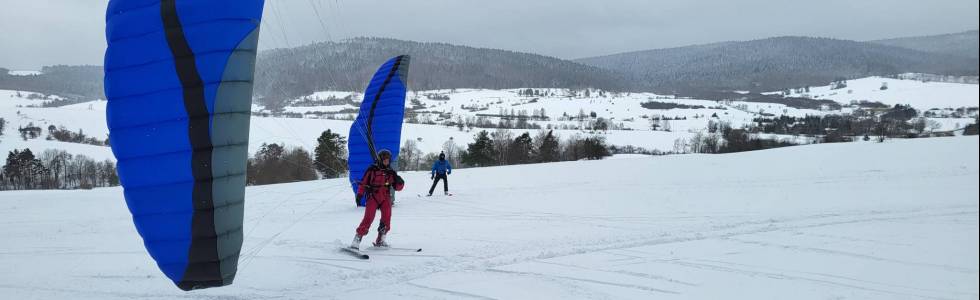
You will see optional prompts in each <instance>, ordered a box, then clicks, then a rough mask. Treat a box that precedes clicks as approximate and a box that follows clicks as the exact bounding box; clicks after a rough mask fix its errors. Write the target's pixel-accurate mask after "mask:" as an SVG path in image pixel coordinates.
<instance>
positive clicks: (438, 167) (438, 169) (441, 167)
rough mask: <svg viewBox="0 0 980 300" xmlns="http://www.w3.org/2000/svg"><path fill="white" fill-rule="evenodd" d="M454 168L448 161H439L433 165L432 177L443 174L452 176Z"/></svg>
mask: <svg viewBox="0 0 980 300" xmlns="http://www.w3.org/2000/svg"><path fill="white" fill-rule="evenodd" d="M452 173H453V166H452V165H450V164H449V161H448V160H437V161H436V162H435V163H434V164H432V175H436V174H439V175H442V174H452Z"/></svg>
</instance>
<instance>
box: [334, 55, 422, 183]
mask: <svg viewBox="0 0 980 300" xmlns="http://www.w3.org/2000/svg"><path fill="white" fill-rule="evenodd" d="M409 61H410V59H409V56H408V55H401V56H397V57H394V58H392V59H389V60H388V61H386V62H385V63H384V64H382V65H381V67H380V68H378V71H377V72H375V73H374V76H373V77H371V82H370V83H369V84H368V86H367V88H366V89H365V90H364V100H363V101H362V102H361V108H360V111H359V112H358V114H357V119H355V120H354V123H353V124H351V127H350V133H349V134H348V138H347V153H348V155H349V156H348V158H347V168H348V170H350V172H349V174H350V177H349V179H350V183H351V188H352V189H353V190H354V193H355V194H356V193H357V185H358V183H359V182H360V180H361V177H362V176H364V171H365V170H367V168H368V167H369V166H371V165H372V164H374V162H375V161H376V159H377V155H378V151H380V150H381V149H388V151H391V157H392V161H391V165H392V167H393V168H396V167H397V166H398V163H397V161H398V150H399V146H400V145H401V135H402V121H403V119H404V118H405V94H406V92H407V91H408V66H409ZM361 201H363V199H361ZM362 203H363V202H362Z"/></svg>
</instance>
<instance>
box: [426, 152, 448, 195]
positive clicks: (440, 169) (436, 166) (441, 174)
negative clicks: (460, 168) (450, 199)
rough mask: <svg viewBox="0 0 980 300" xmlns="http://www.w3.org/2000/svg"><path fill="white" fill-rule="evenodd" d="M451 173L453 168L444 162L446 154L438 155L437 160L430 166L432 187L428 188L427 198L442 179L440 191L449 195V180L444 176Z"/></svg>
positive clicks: (446, 161)
mask: <svg viewBox="0 0 980 300" xmlns="http://www.w3.org/2000/svg"><path fill="white" fill-rule="evenodd" d="M452 173H453V166H452V165H451V164H449V161H448V160H446V153H444V152H443V153H439V160H437V161H436V162H435V163H433V164H432V176H431V178H432V179H433V181H432V187H431V188H429V196H432V191H433V190H435V189H436V185H437V184H439V179H442V190H443V192H445V193H446V195H447V196H448V195H449V179H447V178H446V175H449V174H452Z"/></svg>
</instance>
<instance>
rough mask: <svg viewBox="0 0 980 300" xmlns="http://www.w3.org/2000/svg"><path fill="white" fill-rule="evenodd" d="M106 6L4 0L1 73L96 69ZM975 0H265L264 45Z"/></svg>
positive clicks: (894, 23)
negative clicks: (70, 67) (46, 67)
mask: <svg viewBox="0 0 980 300" xmlns="http://www.w3.org/2000/svg"><path fill="white" fill-rule="evenodd" d="M106 3H107V1H105V0H0V67H6V68H9V69H13V70H37V69H40V67H41V66H44V65H54V64H94V65H101V64H102V55H103V52H104V51H105V38H104V34H103V33H104V29H105V28H104V26H105V25H104V14H105V6H106ZM978 11H980V7H978V1H977V0H930V1H894V0H822V1H801V0H741V1H739V0H734V1H733V0H592V1H585V0H424V1H423V0H353V1H343V0H266V7H265V13H264V14H265V15H264V17H263V24H262V26H263V27H262V35H261V37H260V47H261V48H263V49H268V48H276V47H287V46H297V45H302V44H308V43H311V42H315V41H327V40H334V41H335V40H338V39H342V38H347V37H356V36H380V37H390V38H397V39H406V40H415V41H431V42H447V43H452V44H462V45H468V46H476V47H488V48H499V49H507V50H516V51H524V52H533V53H539V54H544V55H550V56H556V57H560V58H581V57H588V56H596V55H605V54H613V53H618V52H626V51H634V50H646V49H654V48H665V47H676V46H685V45H691V44H700V43H710V42H719V41H728V40H749V39H757V38H765V37H772V36H781V35H806V36H820V37H833V38H841V39H853V40H871V39H881V38H892V37H903V36H916V35H930V34H939V33H952V32H960V31H965V30H973V29H977V28H978V19H980V16H978Z"/></svg>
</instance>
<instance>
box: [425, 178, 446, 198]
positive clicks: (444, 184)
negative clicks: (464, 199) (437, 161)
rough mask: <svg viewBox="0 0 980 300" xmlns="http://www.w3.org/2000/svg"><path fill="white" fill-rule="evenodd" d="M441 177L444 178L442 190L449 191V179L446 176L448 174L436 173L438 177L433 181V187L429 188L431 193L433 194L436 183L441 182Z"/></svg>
mask: <svg viewBox="0 0 980 300" xmlns="http://www.w3.org/2000/svg"><path fill="white" fill-rule="evenodd" d="M439 179H442V190H443V191H445V192H448V191H449V179H448V178H446V174H436V179H435V180H433V181H432V187H430V188H429V195H432V191H434V190H435V189H436V185H438V184H439Z"/></svg>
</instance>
